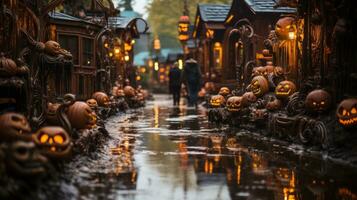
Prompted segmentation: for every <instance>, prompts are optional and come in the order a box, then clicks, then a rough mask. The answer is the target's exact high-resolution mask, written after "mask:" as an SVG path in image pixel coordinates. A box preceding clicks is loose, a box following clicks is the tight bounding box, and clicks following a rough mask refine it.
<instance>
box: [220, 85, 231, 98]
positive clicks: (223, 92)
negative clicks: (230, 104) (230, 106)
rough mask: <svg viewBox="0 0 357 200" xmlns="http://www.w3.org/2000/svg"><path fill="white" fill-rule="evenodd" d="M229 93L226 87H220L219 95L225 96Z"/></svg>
mask: <svg viewBox="0 0 357 200" xmlns="http://www.w3.org/2000/svg"><path fill="white" fill-rule="evenodd" d="M230 93H231V90H230V89H229V88H227V87H221V89H220V90H219V93H218V94H220V95H222V96H227V95H229V94H230Z"/></svg>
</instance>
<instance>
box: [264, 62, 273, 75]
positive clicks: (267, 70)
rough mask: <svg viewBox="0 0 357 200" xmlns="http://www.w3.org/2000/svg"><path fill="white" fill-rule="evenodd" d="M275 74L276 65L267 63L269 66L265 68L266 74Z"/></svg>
mask: <svg viewBox="0 0 357 200" xmlns="http://www.w3.org/2000/svg"><path fill="white" fill-rule="evenodd" d="M272 73H274V65H273V63H272V62H270V61H269V62H267V65H266V66H265V74H272Z"/></svg>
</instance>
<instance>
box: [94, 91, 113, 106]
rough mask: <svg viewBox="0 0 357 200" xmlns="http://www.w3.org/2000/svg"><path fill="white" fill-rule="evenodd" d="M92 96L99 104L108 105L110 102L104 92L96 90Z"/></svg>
mask: <svg viewBox="0 0 357 200" xmlns="http://www.w3.org/2000/svg"><path fill="white" fill-rule="evenodd" d="M92 98H93V99H95V100H96V101H97V103H98V105H99V106H102V107H108V106H109V104H110V102H109V97H108V95H107V94H105V93H104V92H96V93H94V94H93V95H92Z"/></svg>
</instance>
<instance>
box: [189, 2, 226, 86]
mask: <svg viewBox="0 0 357 200" xmlns="http://www.w3.org/2000/svg"><path fill="white" fill-rule="evenodd" d="M229 9H230V6H229V5H224V4H198V6H197V13H196V19H195V23H194V29H193V39H196V42H197V44H196V48H197V50H196V60H197V61H198V63H199V65H200V66H201V71H202V73H203V74H205V75H206V77H208V79H219V78H220V76H221V73H220V72H221V70H222V68H223V62H222V60H223V58H222V57H223V47H222V46H223V45H222V43H223V38H224V32H225V25H224V21H225V19H226V16H227V14H228V12H229ZM212 75H213V76H212Z"/></svg>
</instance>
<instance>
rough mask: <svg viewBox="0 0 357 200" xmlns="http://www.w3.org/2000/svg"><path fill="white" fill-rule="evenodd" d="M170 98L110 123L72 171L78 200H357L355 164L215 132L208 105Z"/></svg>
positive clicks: (159, 98) (248, 135)
mask: <svg viewBox="0 0 357 200" xmlns="http://www.w3.org/2000/svg"><path fill="white" fill-rule="evenodd" d="M166 98H167V96H157V97H156V99H157V100H156V101H155V102H153V103H151V104H150V103H149V104H148V106H147V108H145V109H144V110H141V111H138V113H137V114H133V116H132V117H131V118H126V119H124V120H121V121H120V120H118V119H117V118H113V120H112V121H109V122H108V128H109V132H110V134H111V137H112V138H113V139H111V140H110V141H109V142H108V145H107V146H106V147H105V148H104V150H103V151H102V152H99V153H98V155H95V156H94V158H93V159H92V160H90V162H89V164H88V161H86V162H83V161H82V162H83V163H82V162H79V163H75V164H73V166H72V168H70V169H69V170H68V174H69V176H70V177H71V178H70V179H71V182H73V183H74V184H73V186H72V185H71V186H72V187H73V188H75V189H76V190H78V192H77V193H75V192H73V194H71V195H72V196H74V197H75V198H73V199H129V200H131V199H136V200H151V199H164V200H166V199H173V200H176V199H177V200H183V199H189V200H190V199H204V200H209V199H215V200H216V199H252V200H256V199H276V200H280V199H281V200H295V199H319V200H320V199H321V200H324V199H326V200H328V199H357V187H356V185H357V181H356V180H357V170H355V169H353V168H350V167H348V166H341V165H338V164H334V163H331V162H330V161H328V160H324V159H321V158H320V157H319V156H314V155H303V154H302V153H301V152H302V151H301V150H300V151H296V148H294V149H295V150H294V149H292V148H291V146H289V144H280V143H274V144H273V142H272V141H268V140H265V139H254V138H253V137H251V133H244V130H228V129H226V130H225V129H220V130H218V129H216V128H215V127H211V126H210V125H209V124H208V122H207V119H206V117H205V114H204V112H205V111H204V110H198V111H195V110H192V109H186V108H185V107H183V106H181V107H178V108H172V107H170V103H171V101H170V100H167V99H166ZM237 132H240V134H236V133H237ZM297 152H299V153H297ZM76 166H85V167H86V168H85V169H86V170H82V171H81V172H80V173H79V174H77V172H78V169H77V167H76ZM83 168H84V167H82V168H81V169H83ZM78 177H81V178H78ZM62 185H63V184H62ZM64 185H66V184H64ZM61 187H63V186H61ZM67 187H68V186H67ZM73 190H74V189H73ZM69 196H70V195H67V196H66V198H62V199H68V198H67V197H69ZM51 199H53V198H51ZM55 199H58V198H55ZM70 199H71V198H70Z"/></svg>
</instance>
